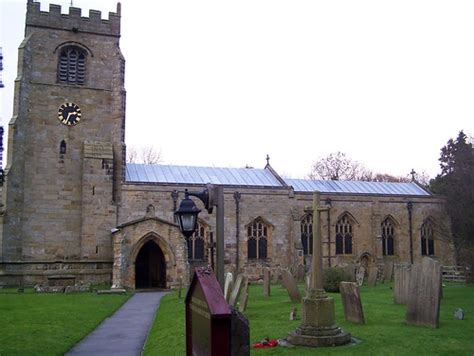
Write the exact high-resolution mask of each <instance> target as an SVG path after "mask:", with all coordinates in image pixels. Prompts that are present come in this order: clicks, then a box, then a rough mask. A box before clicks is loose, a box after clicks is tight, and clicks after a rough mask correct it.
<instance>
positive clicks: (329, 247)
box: [326, 198, 332, 267]
mask: <svg viewBox="0 0 474 356" xmlns="http://www.w3.org/2000/svg"><path fill="white" fill-rule="evenodd" d="M331 206H332V203H331V199H330V198H327V199H326V208H328V214H327V224H328V266H329V267H331V266H332V263H331V261H332V256H331Z"/></svg>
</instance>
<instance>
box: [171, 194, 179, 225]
mask: <svg viewBox="0 0 474 356" xmlns="http://www.w3.org/2000/svg"><path fill="white" fill-rule="evenodd" d="M178 196H179V193H178V191H177V190H176V189H175V190H173V191H172V192H171V198H172V199H173V212H175V211H176V210H177V209H178V207H177V202H178ZM173 220H174V222H175V223H176V222H177V221H178V220H177V218H176V215H175V214H173Z"/></svg>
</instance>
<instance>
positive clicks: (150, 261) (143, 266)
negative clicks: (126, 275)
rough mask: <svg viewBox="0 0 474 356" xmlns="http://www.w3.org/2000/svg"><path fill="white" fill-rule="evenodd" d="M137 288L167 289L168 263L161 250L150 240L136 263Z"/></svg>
mask: <svg viewBox="0 0 474 356" xmlns="http://www.w3.org/2000/svg"><path fill="white" fill-rule="evenodd" d="M135 288H137V289H143V288H166V262H165V256H164V255H163V251H162V250H161V248H160V247H159V246H158V245H157V244H156V243H155V242H154V241H153V240H150V241H148V242H147V243H145V244H144V245H143V246H142V248H141V249H140V251H139V252H138V255H137V259H136V261H135Z"/></svg>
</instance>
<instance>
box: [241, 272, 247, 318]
mask: <svg viewBox="0 0 474 356" xmlns="http://www.w3.org/2000/svg"><path fill="white" fill-rule="evenodd" d="M242 283H243V286H242V291H241V292H240V299H239V311H240V312H241V313H243V312H244V311H245V309H247V302H248V300H249V281H248V279H247V278H245V279H244V281H243V282H242Z"/></svg>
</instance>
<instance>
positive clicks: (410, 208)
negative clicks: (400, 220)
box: [407, 201, 413, 264]
mask: <svg viewBox="0 0 474 356" xmlns="http://www.w3.org/2000/svg"><path fill="white" fill-rule="evenodd" d="M407 210H408V235H409V237H410V263H411V264H413V216H412V213H413V203H412V202H411V201H409V202H408V203H407Z"/></svg>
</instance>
